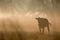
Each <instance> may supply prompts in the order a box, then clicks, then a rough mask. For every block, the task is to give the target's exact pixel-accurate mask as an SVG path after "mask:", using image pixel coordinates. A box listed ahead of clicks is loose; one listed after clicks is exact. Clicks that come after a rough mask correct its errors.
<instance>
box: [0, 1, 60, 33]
mask: <svg viewBox="0 0 60 40" xmlns="http://www.w3.org/2000/svg"><path fill="white" fill-rule="evenodd" d="M37 17H43V18H47V19H48V20H49V22H50V23H51V24H52V26H51V27H50V31H51V32H50V33H53V32H60V0H0V31H3V32H10V31H12V32H14V31H19V32H20V31H21V32H39V28H38V23H37V20H36V19H35V18H37ZM45 33H47V29H46V28H45Z"/></svg>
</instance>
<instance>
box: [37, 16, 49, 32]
mask: <svg viewBox="0 0 60 40" xmlns="http://www.w3.org/2000/svg"><path fill="white" fill-rule="evenodd" d="M36 20H37V21H38V26H39V30H40V33H44V28H45V27H47V30H48V32H50V28H49V25H50V23H49V21H48V19H46V18H40V17H38V18H36ZM42 30H43V31H42Z"/></svg>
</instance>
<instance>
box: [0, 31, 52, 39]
mask: <svg viewBox="0 0 60 40" xmlns="http://www.w3.org/2000/svg"><path fill="white" fill-rule="evenodd" d="M0 40H53V36H52V35H48V34H39V33H27V32H21V33H20V32H0Z"/></svg>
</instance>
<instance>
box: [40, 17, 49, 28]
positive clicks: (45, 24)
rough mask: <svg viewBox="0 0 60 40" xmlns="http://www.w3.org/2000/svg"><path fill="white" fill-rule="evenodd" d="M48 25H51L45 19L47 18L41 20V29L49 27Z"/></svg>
mask: <svg viewBox="0 0 60 40" xmlns="http://www.w3.org/2000/svg"><path fill="white" fill-rule="evenodd" d="M48 25H49V22H48V20H47V19H45V18H40V20H39V26H40V27H46V26H48Z"/></svg>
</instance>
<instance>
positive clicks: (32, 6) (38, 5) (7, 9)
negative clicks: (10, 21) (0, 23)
mask: <svg viewBox="0 0 60 40" xmlns="http://www.w3.org/2000/svg"><path fill="white" fill-rule="evenodd" d="M51 10H52V11H53V10H54V11H55V10H60V0H0V11H1V12H3V13H12V14H14V13H20V14H21V13H27V12H32V13H34V12H36V11H38V12H47V11H49V12H52V11H51ZM54 11H53V12H54Z"/></svg>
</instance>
